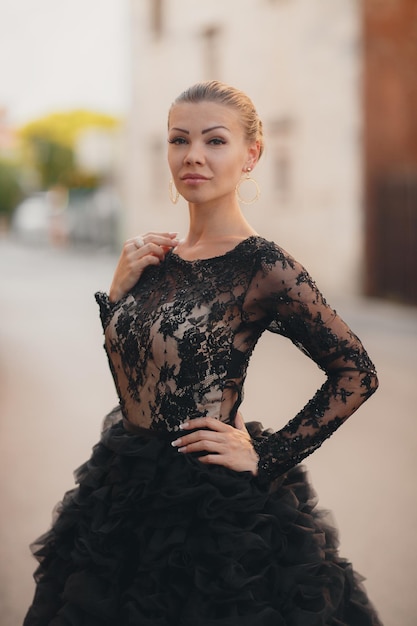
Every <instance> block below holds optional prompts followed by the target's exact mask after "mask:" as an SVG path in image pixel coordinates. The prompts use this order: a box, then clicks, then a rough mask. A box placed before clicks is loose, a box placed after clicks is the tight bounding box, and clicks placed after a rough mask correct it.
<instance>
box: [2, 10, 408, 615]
mask: <svg viewBox="0 0 417 626" xmlns="http://www.w3.org/2000/svg"><path fill="white" fill-rule="evenodd" d="M210 78H216V79H219V80H222V81H225V82H228V83H231V84H233V85H234V86H236V87H238V88H241V89H243V90H244V91H246V92H247V93H248V94H249V95H250V97H251V98H252V99H253V101H254V103H255V105H256V107H257V109H258V112H259V114H260V116H261V118H262V120H263V122H264V127H265V135H266V153H265V155H264V156H263V157H262V160H261V162H260V163H259V165H258V167H257V169H256V171H255V173H254V174H255V177H256V179H257V181H258V183H259V185H260V187H261V197H260V200H259V201H258V202H257V204H255V205H252V206H250V207H247V208H245V214H246V215H247V217H248V219H249V221H250V222H251V223H252V224H253V226H254V227H255V228H256V230H257V231H258V232H259V233H260V234H262V235H263V236H265V237H266V238H268V239H273V240H275V241H277V243H279V244H280V245H282V246H283V247H284V248H286V249H288V250H289V251H290V252H291V253H292V254H293V255H294V256H296V257H297V258H298V259H299V260H300V261H301V262H302V263H304V264H305V265H306V266H307V268H308V269H309V270H310V272H311V273H312V274H313V276H314V277H315V278H316V280H317V282H318V284H319V286H320V287H321V288H322V290H323V291H324V293H325V294H326V296H327V298H328V300H330V302H331V303H332V304H333V305H334V306H336V308H337V309H338V310H339V312H340V313H341V314H342V316H343V317H344V318H345V319H346V321H347V322H348V323H350V325H351V326H352V328H353V329H354V330H355V332H357V333H358V334H359V336H360V337H361V339H362V340H363V341H364V343H365V346H366V347H367V348H368V350H369V352H370V354H371V357H372V358H373V359H374V361H375V362H376V365H377V369H378V371H379V374H380V379H381V387H380V390H379V391H378V393H377V395H376V396H375V397H374V398H372V400H371V401H370V402H369V403H367V404H366V405H365V406H364V407H363V408H362V409H361V411H360V413H359V414H358V416H356V417H354V418H352V419H351V420H349V422H348V423H347V424H346V425H345V426H344V427H343V429H341V431H340V433H337V434H336V435H335V436H334V437H333V438H332V440H331V443H329V444H326V446H324V447H323V449H322V450H320V451H319V452H317V453H316V454H315V455H313V457H311V459H309V460H308V463H307V465H308V467H309V468H310V469H311V473H312V481H313V484H314V485H315V487H316V488H317V491H318V494H319V497H320V502H321V503H322V504H323V505H324V506H325V507H329V508H331V509H332V510H333V511H334V515H335V519H336V523H337V525H338V526H339V528H340V531H341V551H342V552H343V554H346V555H347V556H348V558H349V559H351V560H352V561H353V563H354V565H355V568H357V569H358V570H359V571H360V572H361V573H362V574H363V575H364V576H365V577H366V578H367V582H366V586H367V589H368V591H369V594H370V596H371V599H372V600H373V601H374V603H375V604H376V605H377V607H378V608H379V610H380V613H381V618H382V619H383V621H384V623H385V626H414V625H415V616H416V615H417V603H416V602H417V601H416V597H415V571H416V567H417V554H416V550H415V539H414V537H415V532H416V531H417V504H416V489H415V475H416V470H417V461H416V459H417V456H416V452H417V445H416V440H417V437H416V430H417V429H416V426H415V418H416V417H417V415H416V408H415V406H416V405H415V397H414V388H415V384H416V374H417V309H416V305H417V0H314V2H312V1H311V0H228V2H223V1H221V0H211V2H209V3H195V2H193V1H191V0H89V2H85V1H84V0H71V1H69V0H61V1H60V2H55V1H54V0H38V1H37V2H36V3H30V2H28V1H27V0H2V3H1V5H0V316H1V317H0V320H1V324H0V433H1V437H0V452H1V454H0V470H1V474H0V476H1V478H0V488H1V493H2V504H3V506H2V516H1V521H0V623H1V625H2V626H16V625H18V624H20V623H21V621H22V619H23V615H24V613H25V611H26V608H27V605H28V603H29V601H30V599H31V596H32V593H33V582H32V580H31V575H32V572H33V569H34V567H35V562H34V560H33V559H32V558H31V556H30V553H29V549H28V544H29V543H30V541H32V540H33V539H35V538H36V537H37V536H38V535H39V534H41V533H42V532H44V531H45V530H46V529H47V527H48V525H49V523H50V519H51V510H52V508H53V506H54V504H55V503H56V502H57V501H58V500H59V499H60V498H61V497H62V495H63V492H64V491H65V490H67V489H69V488H71V487H72V479H71V472H72V471H73V469H74V468H75V467H76V466H77V464H80V463H82V462H83V461H84V460H85V459H86V458H87V456H88V455H89V451H90V449H91V446H92V445H93V444H94V443H95V441H96V440H97V438H98V436H99V432H100V426H101V421H102V419H103V417H104V414H105V413H106V412H107V411H109V410H110V409H111V408H112V406H113V405H114V404H116V394H115V391H114V388H113V383H112V380H111V376H110V374H109V372H108V370H107V363H106V357H105V354H104V351H103V350H102V347H101V344H102V337H101V326H100V325H99V321H98V314H97V311H96V308H95V304H94V301H93V297H92V294H93V293H94V291H96V290H99V289H101V290H106V289H107V287H108V285H109V283H110V281H111V276H112V271H113V268H114V265H115V263H116V261H117V255H118V251H119V250H120V247H121V245H122V242H123V241H124V239H125V238H127V237H129V236H133V235H135V234H138V233H143V232H146V231H147V230H159V229H161V230H172V231H174V230H175V231H179V233H180V235H183V234H185V232H186V230H185V229H186V224H187V210H186V206H185V203H184V202H183V203H182V205H181V201H180V203H179V204H178V205H177V206H175V207H173V205H171V203H170V202H169V197H168V181H169V172H168V167H167V165H166V158H165V146H166V119H167V112H168V109H169V106H170V104H171V102H172V100H173V99H174V98H175V97H176V96H177V95H178V94H179V93H180V92H181V91H182V90H183V89H185V88H186V87H188V86H189V85H190V84H192V83H193V82H197V81H199V80H206V79H210ZM320 382H321V375H320V373H318V372H317V368H316V367H315V366H314V364H313V366H312V364H311V363H310V362H309V361H308V360H307V359H305V357H303V356H302V355H300V354H298V352H297V351H295V350H294V349H293V348H292V346H288V345H287V343H286V342H285V341H284V340H281V339H280V338H277V337H266V338H263V340H262V341H261V342H260V345H259V347H258V349H257V351H256V353H255V356H254V358H253V363H251V368H250V371H249V376H248V381H247V390H246V398H245V403H244V407H243V408H244V415H245V417H247V419H262V421H263V422H264V423H265V425H267V426H270V427H275V428H279V427H280V426H281V425H283V424H284V423H285V422H286V421H287V420H288V419H289V418H290V417H292V416H293V415H294V414H295V413H296V412H297V411H298V410H299V408H300V406H302V405H303V404H304V403H305V402H306V401H307V399H308V398H309V397H310V396H311V395H312V393H313V392H314V390H315V388H316V387H317V384H318V383H320ZM271 390H273V392H274V393H273V394H272V393H271Z"/></svg>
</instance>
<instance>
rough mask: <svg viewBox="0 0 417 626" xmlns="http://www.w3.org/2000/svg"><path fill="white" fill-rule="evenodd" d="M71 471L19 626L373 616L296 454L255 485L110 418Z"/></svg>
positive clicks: (263, 624)
mask: <svg viewBox="0 0 417 626" xmlns="http://www.w3.org/2000/svg"><path fill="white" fill-rule="evenodd" d="M76 479H77V482H78V483H79V486H78V487H77V488H75V489H73V490H72V491H69V492H68V493H67V494H66V495H65V497H64V499H63V501H62V503H61V504H60V505H59V507H58V508H57V510H56V515H55V520H54V523H53V526H52V528H51V530H50V531H49V532H48V533H46V534H45V535H43V536H42V537H40V538H39V539H38V540H37V541H36V543H35V544H34V545H33V551H34V554H35V556H36V558H37V559H38V561H39V567H38V569H37V571H36V574H35V579H36V581H37V588H36V593H35V598H34V601H33V604H32V606H31V608H30V609H29V612H28V614H27V616H26V619H25V621H24V626H133V625H135V626H138V625H140V626H325V625H326V626H371V625H372V626H380V622H379V620H378V618H377V616H376V614H375V612H374V610H373V608H372V606H371V605H370V604H369V601H368V599H367V597H366V594H365V592H364V590H363V588H362V586H361V583H360V579H359V577H358V576H357V575H356V574H355V573H354V572H353V570H352V567H351V565H350V564H349V563H348V562H347V561H346V560H344V559H341V558H340V557H339V556H338V552H337V537H336V533H335V531H334V529H333V528H332V526H331V524H329V523H328V521H327V520H326V516H325V514H324V513H323V512H320V511H319V510H318V509H317V508H316V498H315V495H314V493H313V492H312V490H311V488H310V486H309V484H308V481H307V477H306V472H305V470H304V469H303V468H302V467H301V466H297V467H296V468H294V469H293V470H291V471H290V472H288V473H287V474H286V475H285V476H283V477H282V478H281V479H280V480H279V481H276V482H275V483H274V484H273V485H272V486H271V488H270V490H269V491H266V490H265V488H264V487H262V486H260V485H258V483H257V481H256V479H255V478H254V477H253V476H252V475H251V474H250V473H248V472H242V473H238V472H233V471H230V470H227V469H225V468H222V467H217V466H216V467H215V466H205V465H203V464H202V463H200V462H199V461H198V460H197V459H195V458H192V457H190V456H186V455H181V454H179V453H178V452H177V450H175V449H174V448H172V446H170V444H169V443H168V442H164V441H161V440H159V439H155V438H153V439H148V438H145V437H142V436H137V435H134V434H131V433H128V432H126V431H125V429H124V428H123V426H122V424H121V423H117V424H115V425H112V426H111V427H110V428H108V429H107V430H106V431H105V432H104V433H103V436H102V439H101V441H100V443H99V444H97V445H96V446H95V448H94V450H93V454H92V456H91V458H90V460H89V461H88V462H87V463H86V464H84V465H82V466H81V467H80V468H79V469H78V470H77V471H76Z"/></svg>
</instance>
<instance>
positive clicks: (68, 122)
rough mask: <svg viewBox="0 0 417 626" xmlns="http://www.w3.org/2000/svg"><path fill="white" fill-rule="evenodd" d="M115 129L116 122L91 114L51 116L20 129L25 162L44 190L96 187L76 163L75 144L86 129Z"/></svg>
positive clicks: (101, 115)
mask: <svg viewBox="0 0 417 626" xmlns="http://www.w3.org/2000/svg"><path fill="white" fill-rule="evenodd" d="M118 125H119V121H118V120H117V119H116V118H114V117H112V116H110V115H104V114H101V113H95V112H93V111H85V110H76V111H67V112H62V113H52V114H50V115H47V116H45V117H42V118H40V119H37V120H34V121H32V122H29V123H28V124H26V125H25V126H23V127H22V128H21V129H20V131H19V136H20V138H21V141H22V148H23V155H24V160H25V161H26V162H27V163H29V164H31V165H32V167H33V168H34V169H35V171H36V172H37V175H38V178H39V184H40V186H41V187H42V188H43V189H48V188H50V187H51V186H53V185H56V184H59V185H64V186H65V187H68V188H74V187H79V188H93V187H96V186H97V185H98V184H99V180H98V177H97V176H96V175H94V174H92V173H91V172H88V171H85V170H84V169H82V168H81V167H80V166H79V165H78V164H77V162H76V158H75V152H74V150H75V147H76V143H77V140H78V138H79V136H80V135H81V134H82V132H83V131H85V130H87V129H91V128H99V129H104V130H108V131H112V130H113V129H115V128H117V126H118Z"/></svg>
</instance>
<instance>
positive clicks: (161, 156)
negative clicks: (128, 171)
mask: <svg viewBox="0 0 417 626" xmlns="http://www.w3.org/2000/svg"><path fill="white" fill-rule="evenodd" d="M165 148H166V144H165V142H164V141H163V140H162V139H161V137H159V136H158V137H154V138H153V139H152V140H151V142H150V167H151V172H150V181H151V186H152V187H151V195H152V196H153V197H154V198H155V199H156V200H160V199H162V198H168V183H169V174H168V173H167V172H166V168H164V164H165V162H166V158H165ZM164 177H165V179H166V180H164Z"/></svg>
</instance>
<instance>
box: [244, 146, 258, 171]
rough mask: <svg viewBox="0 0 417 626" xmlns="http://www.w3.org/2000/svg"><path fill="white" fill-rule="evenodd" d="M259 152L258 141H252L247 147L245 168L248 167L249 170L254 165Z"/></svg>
mask: <svg viewBox="0 0 417 626" xmlns="http://www.w3.org/2000/svg"><path fill="white" fill-rule="evenodd" d="M259 153H260V143H259V141H253V142H252V143H251V144H249V148H248V158H247V161H246V170H247V168H248V167H249V168H250V169H251V170H253V168H254V167H255V165H256V164H257V162H258V161H259Z"/></svg>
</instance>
